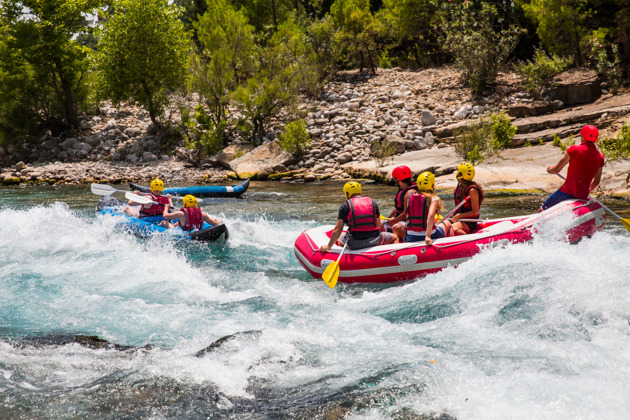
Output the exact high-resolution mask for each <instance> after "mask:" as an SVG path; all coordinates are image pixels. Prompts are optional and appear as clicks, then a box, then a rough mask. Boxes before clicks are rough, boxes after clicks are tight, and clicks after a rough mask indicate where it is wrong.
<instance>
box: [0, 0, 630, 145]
mask: <svg viewBox="0 0 630 420" xmlns="http://www.w3.org/2000/svg"><path fill="white" fill-rule="evenodd" d="M88 19H93V22H89V21H88ZM94 31H97V32H98V33H97V35H98V36H94V35H93V33H92V32H94ZM90 59H91V61H92V63H93V66H91V67H90V66H89V63H90ZM506 62H512V63H521V64H520V65H519V69H520V70H521V72H522V73H523V74H524V75H525V77H526V82H525V85H524V87H525V88H526V89H529V90H530V91H531V93H532V94H533V95H534V96H539V95H540V92H541V90H542V89H544V88H545V87H548V86H549V81H550V77H552V75H553V74H555V73H557V72H558V71H560V70H561V69H563V68H565V67H567V66H577V65H586V66H589V67H591V68H593V69H595V70H596V71H597V72H598V73H599V74H600V76H601V77H602V78H603V79H604V80H605V81H606V83H607V84H608V89H609V91H611V92H612V93H616V92H617V91H618V90H619V88H620V87H621V85H622V82H623V80H624V73H623V68H624V66H627V64H628V63H629V62H630V0H515V1H496V0H479V1H471V0H212V1H210V0H174V1H168V0H146V1H145V0H3V1H2V2H0V142H3V143H19V142H22V141H24V140H26V139H29V138H30V139H38V138H40V137H41V134H42V133H43V132H44V131H46V130H52V131H55V132H56V133H59V132H61V131H70V130H76V129H77V128H78V127H77V126H78V115H79V112H81V111H84V110H86V109H87V107H88V103H87V98H89V97H91V98H94V99H96V100H97V102H96V104H98V100H101V99H111V100H112V101H113V103H115V104H119V103H123V102H128V101H129V102H136V103H139V104H141V105H142V106H144V107H145V108H146V109H147V111H148V112H149V115H150V117H151V119H152V120H153V122H154V123H155V125H156V126H158V127H159V126H160V123H161V119H162V115H163V113H164V110H165V108H166V107H167V106H168V105H169V104H170V100H171V99H170V98H171V95H170V94H171V93H173V92H176V91H180V92H182V93H195V94H196V95H197V96H196V97H198V98H199V105H200V106H202V107H203V110H204V111H203V113H202V112H201V111H200V110H199V109H197V110H196V111H194V115H197V116H198V117H199V119H197V118H195V117H194V116H193V117H190V118H189V119H188V124H189V126H188V127H183V126H182V127H180V128H181V130H179V132H187V130H188V132H190V130H192V125H191V124H192V123H191V122H190V121H196V123H195V125H194V129H195V130H203V127H208V130H211V131H212V133H210V134H208V135H207V136H205V137H204V136H202V135H201V134H199V133H197V134H199V135H197V134H195V137H194V139H193V140H192V141H189V145H190V146H191V147H193V148H203V152H202V153H201V154H205V153H212V152H213V151H214V150H216V149H217V148H220V147H221V146H222V145H225V144H227V141H228V138H229V137H230V136H231V135H233V134H234V133H235V132H236V131H240V133H241V134H242V135H244V136H245V137H247V138H249V139H250V140H251V141H253V142H255V143H257V142H260V141H262V140H263V139H264V138H265V137H266V135H267V131H268V129H269V126H270V125H279V124H278V123H277V122H275V121H274V119H275V118H276V117H277V116H278V115H283V119H284V120H291V119H298V118H300V117H302V116H301V115H299V113H298V112H297V107H296V106H295V105H296V104H298V102H299V97H298V95H299V94H307V95H315V96H317V95H319V94H320V93H321V92H322V87H323V86H324V85H325V83H326V81H328V80H329V79H330V78H331V77H332V76H334V75H335V73H336V72H337V71H339V70H341V69H349V68H356V69H360V70H362V71H368V72H375V71H377V67H379V66H381V67H390V66H401V67H409V68H419V67H424V66H433V65H442V64H448V63H451V64H454V65H455V66H457V67H460V68H461V69H462V70H463V72H462V74H463V77H464V81H465V82H466V83H467V84H468V85H469V86H470V87H471V89H472V90H473V92H474V93H481V94H483V93H485V92H487V91H488V90H489V89H492V88H493V86H494V84H495V79H496V77H497V74H498V72H499V70H500V69H501V67H502V66H503V65H504V64H505V63H506ZM626 77H627V75H626ZM182 124H184V123H182ZM202 138H203V139H204V140H203V141H202V140H201V139H202ZM471 151H474V147H473V149H472V150H471ZM477 152H478V153H483V151H481V150H479V148H478V149H477Z"/></svg>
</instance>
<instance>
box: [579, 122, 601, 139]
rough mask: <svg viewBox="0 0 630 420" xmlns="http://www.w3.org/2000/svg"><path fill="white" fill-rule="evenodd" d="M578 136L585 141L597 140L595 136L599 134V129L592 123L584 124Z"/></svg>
mask: <svg viewBox="0 0 630 420" xmlns="http://www.w3.org/2000/svg"><path fill="white" fill-rule="evenodd" d="M580 136H582V138H583V139H584V140H586V141H593V142H595V141H597V136H599V130H597V127H595V126H594V125H585V126H584V127H582V130H580Z"/></svg>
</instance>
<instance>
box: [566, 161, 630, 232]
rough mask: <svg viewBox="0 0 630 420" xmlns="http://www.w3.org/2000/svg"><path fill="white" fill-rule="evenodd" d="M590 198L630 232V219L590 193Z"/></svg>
mask: <svg viewBox="0 0 630 420" xmlns="http://www.w3.org/2000/svg"><path fill="white" fill-rule="evenodd" d="M556 175H558V176H559V177H560V178H562V179H564V180H565V181H566V178H565V177H563V176H562V175H560V174H556ZM588 198H590V199H591V200H593V201H594V202H596V203H597V204H599V205H600V206H602V207H603V208H604V210H606V211H608V213H610V214H612V215H613V216H615V217H616V218H617V219H619V220H620V221H621V224H622V225H623V227H625V228H626V230H627V231H628V232H630V219H624V218H623V217H621V216H619V215H618V214H617V213H615V212H614V211H612V210H611V209H609V208H608V207H606V206H605V205H603V204H602V203H601V202H599V201H597V200H595V199H594V198H593V196H592V195H589V196H588Z"/></svg>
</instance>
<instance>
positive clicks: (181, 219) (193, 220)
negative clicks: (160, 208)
mask: <svg viewBox="0 0 630 420" xmlns="http://www.w3.org/2000/svg"><path fill="white" fill-rule="evenodd" d="M182 201H183V207H182V208H180V209H179V211H176V212H173V213H169V209H170V205H168V204H167V205H166V208H165V209H164V213H163V216H164V219H166V220H175V219H177V222H175V223H173V224H172V225H171V224H169V226H168V228H169V229H170V228H174V227H177V226H179V227H180V228H182V230H183V231H186V232H188V231H191V230H194V229H201V228H202V227H203V222H207V223H209V224H211V225H213V226H216V225H218V224H221V223H223V222H222V221H221V220H219V219H216V220H215V219H213V218H212V217H210V216H209V215H208V213H206V212H204V211H202V210H201V207H197V199H196V198H195V197H194V196H192V195H190V194H188V195H186V196H184V198H183V199H182Z"/></svg>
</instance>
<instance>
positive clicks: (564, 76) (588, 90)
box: [549, 67, 602, 105]
mask: <svg viewBox="0 0 630 420" xmlns="http://www.w3.org/2000/svg"><path fill="white" fill-rule="evenodd" d="M553 85H554V87H553V88H552V89H551V90H550V91H549V98H550V99H552V100H553V99H557V100H560V101H562V102H563V103H564V104H566V105H574V104H581V103H586V102H593V101H595V100H596V99H597V98H599V97H600V96H601V94H602V91H601V86H600V80H599V77H598V76H597V73H596V72H595V70H591V69H587V68H584V67H577V68H573V69H570V70H567V71H565V72H563V73H560V74H559V75H558V76H556V77H555V78H554V79H553Z"/></svg>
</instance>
